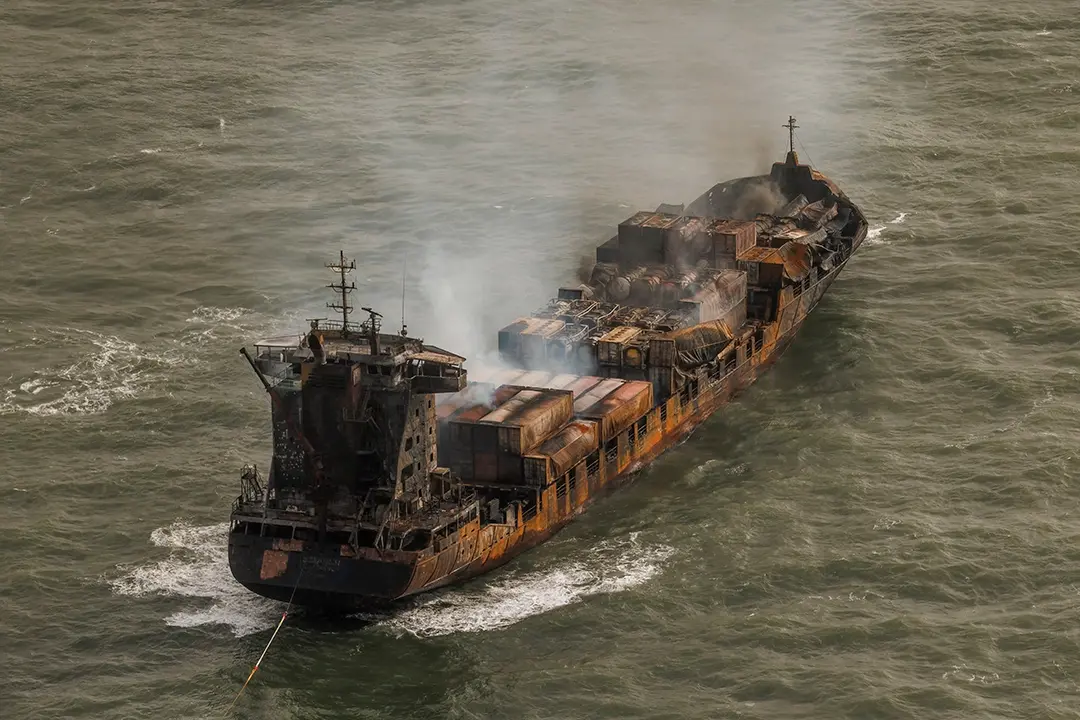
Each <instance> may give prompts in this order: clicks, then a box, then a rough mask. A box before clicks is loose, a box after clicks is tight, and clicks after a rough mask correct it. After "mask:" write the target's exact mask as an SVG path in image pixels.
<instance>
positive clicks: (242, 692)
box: [225, 565, 304, 715]
mask: <svg viewBox="0 0 1080 720" xmlns="http://www.w3.org/2000/svg"><path fill="white" fill-rule="evenodd" d="M303 576H304V566H303V565H301V566H300V573H299V574H298V575H297V576H296V584H295V585H293V589H292V594H290V595H289V603H288V605H286V606H285V612H283V613H281V619H280V620H278V624H277V627H276V628H274V634H273V635H271V636H270V641H269V642H267V643H266V647H265V648H263V651H262V655H260V656H259V659H258V660H256V661H255V667H253V668H251V674H249V675H248V676H247V680H245V681H244V684H243V685H242V686H240V692H238V693H236V697H234V698H233V701H232V702H231V703H229V707H228V709H227V710H226V711H225V715H228V714H229V713H230V712H232V709H233V706H234V705H236V701H237V700H239V699H240V696H241V695H243V694H244V690H246V689H247V686H248V683H250V682H251V678H253V677H255V673H257V672H258V671H259V666H260V665H262V661H263V658H265V657H266V653H267V652H269V651H270V646H271V645H272V644H273V643H274V638H276V637H277V634H278V632H279V631H280V630H281V626H282V625H284V624H285V618H287V617H289V610H291V609H292V603H293V598H294V597H296V588H298V587H300V578H301V577H303Z"/></svg>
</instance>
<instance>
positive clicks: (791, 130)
mask: <svg viewBox="0 0 1080 720" xmlns="http://www.w3.org/2000/svg"><path fill="white" fill-rule="evenodd" d="M780 127H785V128H787V129H788V156H787V160H788V163H789V164H791V165H798V164H799V156H798V155H797V154H796V153H795V128H797V127H799V126H798V125H796V124H795V116H794V115H788V119H787V124H786V125H781V126H780Z"/></svg>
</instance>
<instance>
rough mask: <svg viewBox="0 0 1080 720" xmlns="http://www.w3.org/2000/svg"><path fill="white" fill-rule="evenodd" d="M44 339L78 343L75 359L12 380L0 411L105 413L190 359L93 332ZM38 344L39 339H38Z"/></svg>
mask: <svg viewBox="0 0 1080 720" xmlns="http://www.w3.org/2000/svg"><path fill="white" fill-rule="evenodd" d="M47 333H48V334H47V336H46V337H44V338H41V339H40V342H41V343H43V344H48V345H50V346H65V345H67V346H74V347H73V350H74V352H73V354H77V355H78V359H76V360H75V361H74V362H73V363H70V364H68V365H63V366H59V367H57V366H53V367H44V368H39V369H36V370H33V371H32V372H31V374H30V375H29V376H24V377H23V378H15V377H12V378H11V382H12V383H13V384H15V388H14V389H12V388H7V389H5V390H4V397H3V400H2V401H0V415H3V414H8V413H14V412H25V413H28V414H30V415H42V416H52V415H82V414H90V413H99V412H102V411H104V410H106V409H107V408H108V407H110V406H111V405H112V404H113V403H115V402H116V401H118V400H121V399H125V398H132V397H135V396H136V395H138V394H139V392H140V391H142V390H144V389H145V388H147V387H148V386H149V385H150V384H151V381H152V378H153V376H154V374H155V373H160V372H162V371H164V370H166V369H168V368H171V367H175V366H176V365H179V364H181V363H182V362H184V359H185V358H184V355H183V354H181V353H180V352H178V351H176V350H175V349H174V350H172V351H169V350H164V351H162V350H154V349H149V348H146V347H143V346H140V345H139V344H137V343H134V342H131V341H130V340H125V339H124V338H121V337H118V336H116V335H106V334H103V333H99V332H94V331H93V330H80V329H76V328H58V329H55V330H48V331H47ZM34 341H35V342H39V340H38V339H37V338H35V339H34Z"/></svg>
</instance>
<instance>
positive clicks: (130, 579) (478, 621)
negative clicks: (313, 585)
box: [109, 521, 673, 637]
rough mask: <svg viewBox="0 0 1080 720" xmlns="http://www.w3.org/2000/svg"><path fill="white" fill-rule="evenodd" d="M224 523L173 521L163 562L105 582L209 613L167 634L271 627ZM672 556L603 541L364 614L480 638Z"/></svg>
mask: <svg viewBox="0 0 1080 720" xmlns="http://www.w3.org/2000/svg"><path fill="white" fill-rule="evenodd" d="M227 532H228V524H227V523H221V524H217V525H205V526H194V525H191V524H189V523H186V522H183V521H178V522H175V523H173V524H172V525H169V526H168V527H164V528H158V529H157V530H155V531H154V532H153V533H151V535H150V541H151V543H153V545H155V546H157V547H164V548H169V550H170V554H169V557H167V558H165V559H163V560H159V561H156V562H151V563H147V564H145V565H139V566H136V567H122V568H120V570H121V573H122V574H121V575H120V576H119V577H117V578H114V579H112V580H110V581H109V583H110V585H111V586H112V588H113V591H114V592H116V593H117V594H119V595H126V596H135V597H138V596H145V595H161V596H167V597H176V598H199V599H203V600H207V601H209V603H210V604H209V606H203V607H193V608H185V609H183V610H178V611H176V612H173V613H171V614H169V615H167V616H166V617H165V623H166V624H168V625H171V626H173V627H197V626H201V625H225V626H228V627H229V628H230V629H231V630H232V631H233V633H234V634H235V635H237V636H243V635H248V634H250V633H253V632H258V631H260V630H265V629H268V628H271V627H273V626H274V624H275V623H276V622H277V620H278V618H279V617H280V612H281V608H282V607H283V604H282V603H278V602H274V601H271V600H267V599H265V598H262V597H260V596H258V595H255V594H254V593H252V592H250V591H248V590H247V589H245V588H244V587H243V586H241V585H240V584H239V583H237V582H236V581H235V580H234V579H233V577H232V574H231V573H230V572H229V567H228V556H227V538H226V533H227ZM672 553H673V548H671V547H669V546H667V545H648V544H645V543H642V542H641V541H640V539H639V537H638V534H637V533H633V534H631V535H630V536H628V537H626V538H622V539H616V540H607V541H602V542H600V543H598V544H597V545H595V546H594V547H593V548H591V549H590V550H588V551H587V552H585V553H584V557H582V558H580V559H577V560H573V561H570V562H565V561H560V562H557V563H556V564H555V565H554V566H553V567H550V568H545V569H541V570H535V571H530V572H522V573H511V574H510V575H508V576H506V577H504V578H501V579H499V580H497V581H495V582H493V583H491V584H488V585H485V586H483V587H481V588H478V589H464V588H451V589H448V590H445V591H443V592H440V593H438V594H435V595H431V596H428V597H425V598H423V599H420V600H418V601H417V602H416V603H415V604H413V605H411V606H408V607H406V608H404V609H401V610H395V611H391V612H389V613H385V614H379V615H363V616H360V617H362V619H366V620H370V621H372V622H373V623H374V624H375V625H376V626H377V627H380V628H383V629H385V630H388V631H391V632H399V633H409V634H412V635H416V636H418V637H431V636H436V635H448V634H452V633H470V632H482V631H487V630H497V629H500V628H504V627H507V626H509V625H513V624H515V623H517V622H520V621H522V620H524V619H526V618H528V617H532V616H534V615H539V614H541V613H545V612H550V611H552V610H556V609H558V608H560V607H564V606H566V605H570V604H573V603H576V602H580V601H581V600H584V599H585V598H587V597H589V596H591V595H598V594H603V593H614V592H620V591H623V590H628V589H630V588H632V587H636V586H638V585H641V584H642V583H644V582H646V581H647V580H649V579H650V578H652V577H654V576H655V575H656V574H658V573H659V572H660V571H661V569H662V567H663V562H664V560H666V559H667V558H668V557H670V556H671V554H672Z"/></svg>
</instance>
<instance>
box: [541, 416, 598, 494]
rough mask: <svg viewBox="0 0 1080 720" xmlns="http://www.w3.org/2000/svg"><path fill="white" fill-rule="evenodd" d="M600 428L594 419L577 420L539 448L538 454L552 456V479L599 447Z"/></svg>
mask: <svg viewBox="0 0 1080 720" xmlns="http://www.w3.org/2000/svg"><path fill="white" fill-rule="evenodd" d="M598 430H599V429H598V427H597V424H596V422H594V421H591V420H575V421H574V422H572V423H570V424H569V425H567V426H566V427H565V428H563V429H562V431H561V432H559V433H558V434H557V435H553V436H551V437H550V438H549V439H548V440H547V441H545V442H544V443H543V444H542V445H541V446H540V447H539V448H537V450H536V454H537V455H546V456H547V457H548V458H550V466H549V467H550V471H551V479H552V480H554V479H556V478H558V477H559V476H561V475H562V474H563V473H565V472H567V471H568V470H570V469H571V468H573V467H574V466H575V465H577V464H578V463H579V462H581V461H582V460H584V459H585V458H586V457H588V456H589V454H590V453H592V452H593V451H595V450H596V448H597V447H599V445H600V433H599V431H598Z"/></svg>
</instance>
